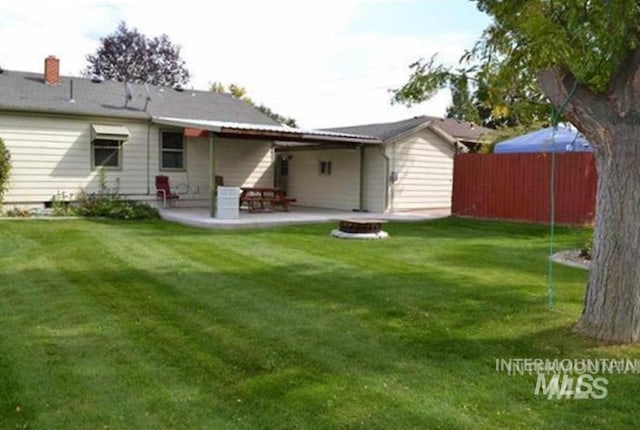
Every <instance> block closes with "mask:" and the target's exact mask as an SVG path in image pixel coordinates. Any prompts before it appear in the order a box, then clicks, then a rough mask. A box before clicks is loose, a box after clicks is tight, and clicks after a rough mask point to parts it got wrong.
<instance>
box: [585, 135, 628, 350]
mask: <svg viewBox="0 0 640 430" xmlns="http://www.w3.org/2000/svg"><path fill="white" fill-rule="evenodd" d="M617 128H618V129H616V130H615V131H616V134H615V145H613V146H612V147H611V149H612V151H613V152H612V153H611V154H606V153H605V152H604V151H602V150H598V151H597V153H596V166H597V169H598V195H597V203H596V204H597V210H596V228H595V232H594V247H593V257H592V261H591V271H590V274H589V282H588V285H587V292H586V296H585V307H584V311H583V314H582V318H581V319H580V321H579V322H578V325H577V327H576V328H577V330H578V331H579V332H581V333H584V334H586V335H588V336H591V337H594V338H596V339H599V340H602V341H606V342H615V343H631V342H638V341H640V145H639V142H640V124H638V125H637V126H633V127H620V126H618V127H617Z"/></svg>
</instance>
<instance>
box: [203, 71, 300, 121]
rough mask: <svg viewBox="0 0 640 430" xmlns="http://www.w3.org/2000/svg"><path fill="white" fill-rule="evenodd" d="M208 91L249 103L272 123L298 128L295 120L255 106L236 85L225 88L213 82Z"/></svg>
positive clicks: (264, 107) (242, 89)
mask: <svg viewBox="0 0 640 430" xmlns="http://www.w3.org/2000/svg"><path fill="white" fill-rule="evenodd" d="M209 90H210V91H213V92H214V93H221V94H231V95H232V96H233V97H235V98H237V99H240V100H242V101H243V102H245V103H249V104H250V105H251V106H253V107H255V108H256V109H258V110H259V111H260V112H262V113H263V114H265V115H266V116H268V117H269V118H271V119H273V120H274V121H277V122H279V123H280V124H284V125H288V126H289V127H297V126H298V124H297V123H296V120H295V119H293V118H290V117H287V116H284V115H280V114H279V113H276V112H274V111H272V110H271V109H270V108H269V107H267V106H265V105H263V104H259V105H257V104H255V103H254V102H253V100H251V98H250V97H249V96H248V95H247V89H246V88H245V87H242V86H240V85H238V84H229V86H228V87H226V88H225V86H224V85H223V84H222V83H221V82H214V83H213V84H211V85H210V87H209Z"/></svg>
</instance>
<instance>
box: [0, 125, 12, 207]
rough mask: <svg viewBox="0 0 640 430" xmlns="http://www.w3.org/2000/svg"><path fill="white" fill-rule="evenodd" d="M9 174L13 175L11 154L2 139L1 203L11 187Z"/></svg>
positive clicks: (0, 163)
mask: <svg viewBox="0 0 640 430" xmlns="http://www.w3.org/2000/svg"><path fill="white" fill-rule="evenodd" d="M9 173H11V154H9V149H8V148H7V147H6V146H5V144H4V142H3V141H2V138H0V203H2V197H3V196H4V193H5V192H6V191H7V187H8V186H9Z"/></svg>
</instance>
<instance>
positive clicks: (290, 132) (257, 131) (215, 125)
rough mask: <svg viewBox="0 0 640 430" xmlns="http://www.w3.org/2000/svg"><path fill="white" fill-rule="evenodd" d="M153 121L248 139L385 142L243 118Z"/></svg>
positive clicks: (308, 141)
mask: <svg viewBox="0 0 640 430" xmlns="http://www.w3.org/2000/svg"><path fill="white" fill-rule="evenodd" d="M152 122H154V123H155V124H162V125H170V126H174V127H183V128H190V129H201V130H207V131H210V132H212V133H215V134H218V135H221V136H226V137H237V138H245V139H247V138H249V139H251V138H253V139H269V140H278V141H289V142H305V143H334V144H336V143H344V144H354V143H355V144H377V145H380V144H382V141H381V140H380V139H378V138H377V137H373V136H365V135H360V134H351V133H340V132H331V131H321V130H309V129H300V128H292V127H286V126H282V125H265V124H249V123H241V122H226V121H213V120H199V119H188V118H171V117H153V118H152Z"/></svg>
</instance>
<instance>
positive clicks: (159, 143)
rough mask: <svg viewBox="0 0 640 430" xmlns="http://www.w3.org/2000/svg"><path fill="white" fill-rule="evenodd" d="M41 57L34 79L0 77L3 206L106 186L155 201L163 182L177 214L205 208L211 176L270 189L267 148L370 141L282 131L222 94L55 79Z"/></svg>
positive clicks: (53, 68)
mask: <svg viewBox="0 0 640 430" xmlns="http://www.w3.org/2000/svg"><path fill="white" fill-rule="evenodd" d="M59 68H60V62H59V60H58V59H57V58H55V57H52V56H50V57H48V58H46V59H45V62H44V73H43V74H39V73H28V72H16V71H9V70H4V71H2V72H1V73H0V137H1V138H2V139H3V140H4V142H5V144H6V145H7V147H8V149H9V151H10V152H11V157H12V164H13V168H12V171H11V177H10V180H9V189H8V192H7V193H6V194H5V196H4V204H5V205H8V206H24V207H42V206H43V205H47V204H50V202H51V201H52V199H53V198H54V196H56V195H61V194H62V193H64V194H66V195H70V194H74V193H76V192H77V191H78V190H79V189H86V190H88V191H89V192H92V191H96V190H97V189H98V186H99V174H98V172H99V171H100V170H101V169H102V170H103V171H104V172H105V174H106V180H107V181H108V182H109V183H115V182H116V181H118V183H119V187H120V192H121V193H122V194H123V195H125V196H126V197H127V198H130V199H136V200H142V201H145V200H148V201H155V200H156V190H155V182H154V178H155V177H156V176H157V175H166V176H168V177H169V178H170V183H171V185H172V187H173V188H174V189H175V190H176V191H177V192H178V193H180V195H181V198H180V200H179V202H178V204H179V205H184V206H204V207H207V206H210V207H211V208H212V212H213V209H214V206H215V204H214V202H215V199H214V198H213V195H214V193H213V192H212V191H214V187H212V186H211V184H215V183H216V182H215V180H216V176H221V177H222V178H223V181H224V183H225V185H231V186H252V187H255V186H266V187H270V186H273V184H274V165H275V163H274V157H275V153H274V148H275V142H276V141H289V140H295V141H296V142H299V143H300V144H309V143H313V144H317V143H330V144H333V145H335V146H338V147H340V146H341V145H351V144H363V143H369V142H375V141H377V139H375V138H372V137H367V136H356V135H353V134H347V133H337V132H333V133H332V132H326V131H322V132H320V131H313V130H311V131H303V130H298V129H291V128H289V127H283V126H281V125H280V124H278V123H276V122H275V121H273V120H272V119H270V118H269V117H267V116H265V115H264V114H262V113H261V112H259V111H258V110H256V109H254V108H253V107H252V106H250V105H248V104H246V103H244V102H242V101H240V100H238V99H235V98H234V97H232V96H230V95H226V94H217V93H213V92H208V91H192V90H183V89H180V88H175V89H174V88H166V87H157V86H152V85H149V86H145V85H137V84H130V85H129V84H123V83H118V82H108V81H101V80H100V79H82V78H76V77H63V76H60V74H59Z"/></svg>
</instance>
